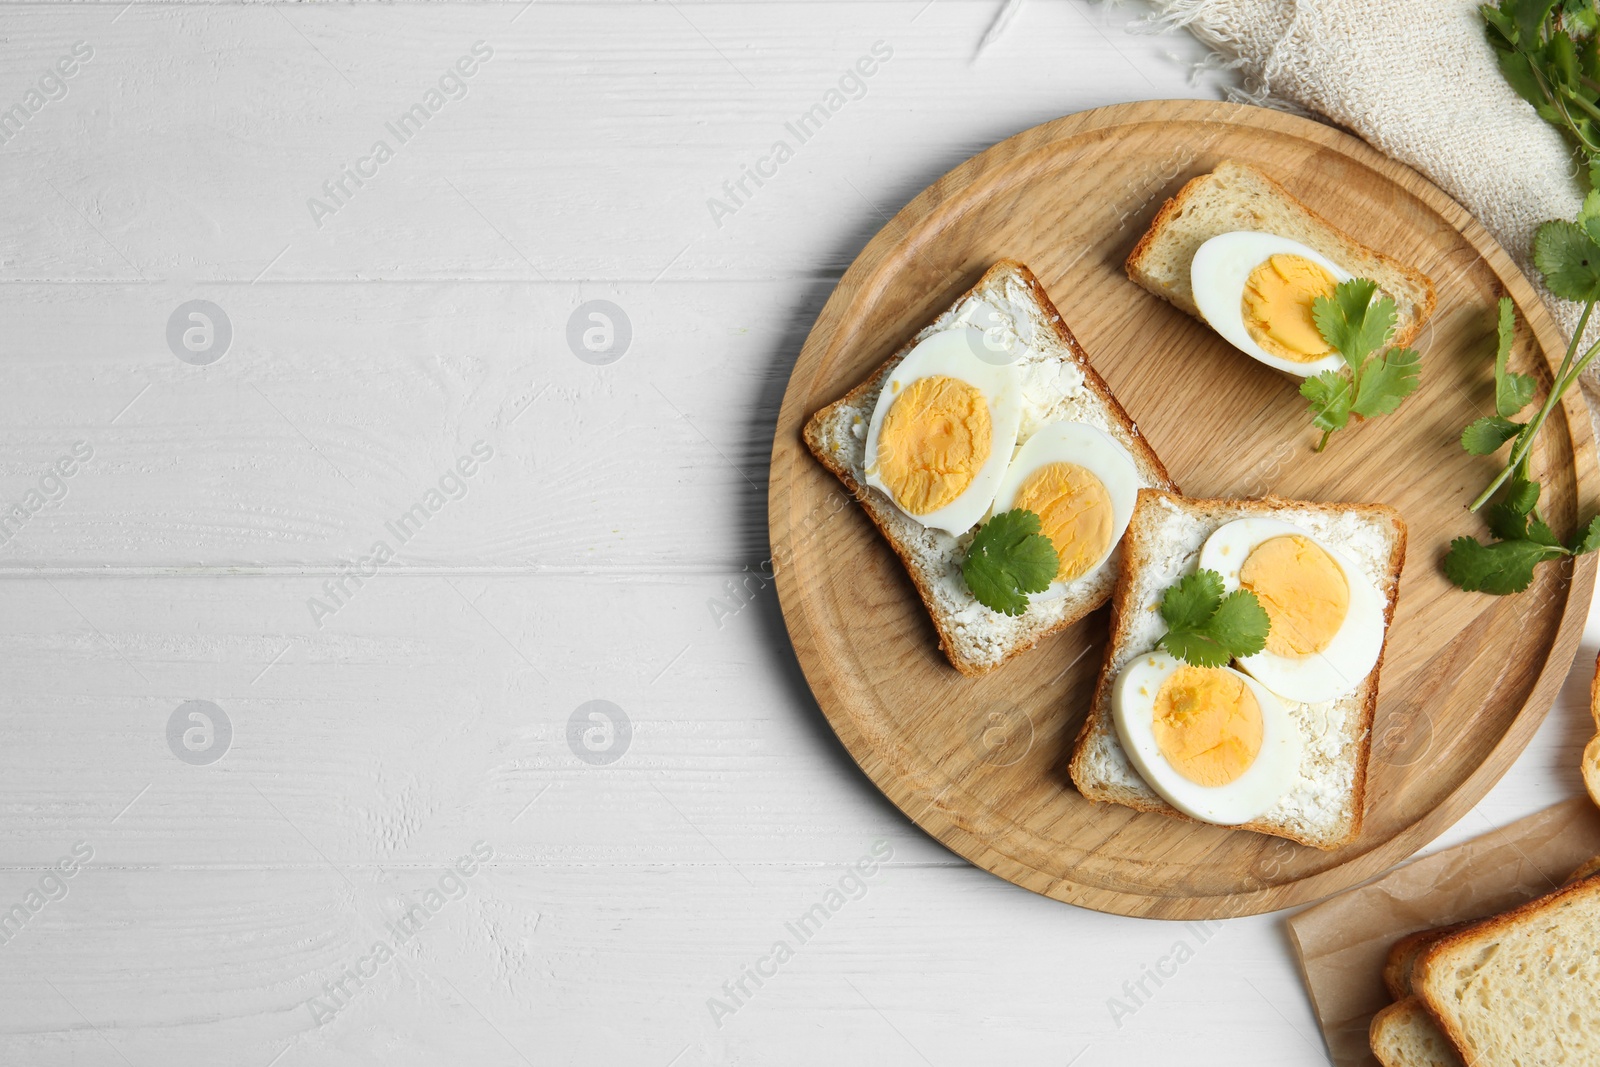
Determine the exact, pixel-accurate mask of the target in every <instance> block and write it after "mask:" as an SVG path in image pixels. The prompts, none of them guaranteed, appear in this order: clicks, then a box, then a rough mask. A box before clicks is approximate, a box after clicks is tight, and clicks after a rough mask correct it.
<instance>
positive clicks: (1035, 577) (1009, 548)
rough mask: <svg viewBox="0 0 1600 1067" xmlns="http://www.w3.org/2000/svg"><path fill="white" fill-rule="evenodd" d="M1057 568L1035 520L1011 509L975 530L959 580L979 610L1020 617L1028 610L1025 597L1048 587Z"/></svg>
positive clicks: (1028, 513)
mask: <svg viewBox="0 0 1600 1067" xmlns="http://www.w3.org/2000/svg"><path fill="white" fill-rule="evenodd" d="M1060 565H1061V560H1060V557H1058V556H1057V555H1056V550H1055V546H1054V545H1052V544H1051V543H1050V539H1049V538H1048V537H1045V536H1044V535H1043V534H1041V533H1040V532H1039V516H1037V515H1035V514H1034V513H1033V512H1031V511H1028V510H1026V509H1023V508H1017V509H1016V510H1014V511H1003V512H1001V513H1000V514H998V515H996V516H994V517H993V518H991V519H990V520H989V521H988V522H986V523H984V524H983V525H982V526H981V527H979V528H978V532H977V534H976V535H975V536H974V537H973V538H972V547H971V548H970V549H968V551H967V558H966V561H965V562H964V563H962V564H961V576H962V577H963V578H965V579H966V581H967V588H968V589H970V590H972V595H973V596H975V597H977V598H978V602H979V603H981V604H983V605H984V606H985V607H988V608H990V609H992V610H994V611H998V612H1000V613H1002V614H1004V615H1021V614H1022V613H1023V612H1024V611H1026V610H1027V608H1028V594H1030V593H1042V592H1044V591H1045V590H1046V589H1048V588H1050V583H1051V582H1052V581H1053V580H1054V579H1055V576H1056V570H1057V569H1058V568H1059V567H1060Z"/></svg>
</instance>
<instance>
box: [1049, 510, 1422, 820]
mask: <svg viewBox="0 0 1600 1067" xmlns="http://www.w3.org/2000/svg"><path fill="white" fill-rule="evenodd" d="M1249 516H1270V517H1273V518H1278V519H1282V520H1283V521H1285V522H1290V523H1293V524H1295V525H1296V526H1299V527H1302V528H1303V529H1305V530H1307V531H1309V532H1310V533H1311V534H1313V535H1315V536H1316V537H1318V538H1320V539H1322V540H1324V541H1326V542H1327V543H1329V544H1330V545H1333V546H1335V547H1337V548H1341V549H1343V550H1344V552H1345V553H1346V554H1347V555H1349V556H1350V557H1352V558H1353V559H1354V560H1355V561H1356V562H1357V563H1359V564H1360V566H1361V569H1362V572H1363V573H1365V574H1366V576H1367V577H1368V578H1369V579H1370V580H1371V581H1372V583H1373V586H1374V588H1376V589H1377V591H1378V594H1379V596H1381V597H1382V598H1383V599H1384V602H1385V609H1384V635H1385V644H1387V637H1388V627H1389V623H1390V622H1392V621H1393V619H1394V606H1395V598H1396V596H1397V595H1398V592H1399V586H1400V568H1401V566H1402V565H1403V564H1404V562H1405V551H1406V527H1405V523H1404V521H1402V520H1401V518H1400V514H1399V512H1397V511H1395V510H1394V509H1393V508H1391V507H1388V506H1386V505H1383V504H1312V503H1301V502H1296V501H1289V500H1277V499H1272V498H1268V499H1266V500H1186V499H1184V498H1183V497H1179V496H1176V495H1174V494H1171V493H1164V492H1160V491H1156V490H1149V489H1143V490H1140V492H1139V503H1138V504H1137V506H1135V508H1134V510H1133V521H1132V522H1130V523H1129V524H1128V533H1127V536H1125V537H1124V538H1123V541H1122V551H1123V558H1122V574H1121V578H1120V580H1119V581H1118V583H1117V590H1116V595H1115V596H1114V597H1113V598H1112V602H1111V640H1110V642H1109V644H1108V645H1107V646H1106V656H1105V661H1104V663H1103V664H1102V666H1101V669H1100V681H1099V684H1098V685H1097V686H1096V687H1095V693H1094V699H1093V703H1092V705H1091V707H1090V709H1089V717H1088V719H1087V720H1086V721H1085V722H1084V724H1083V729H1082V730H1081V731H1080V732H1079V734H1078V740H1077V743H1076V745H1075V746H1074V748H1073V753H1072V763H1071V765H1070V773H1071V775H1072V780H1073V782H1074V783H1075V784H1076V785H1077V787H1078V789H1079V790H1080V791H1081V792H1082V793H1083V795H1084V796H1085V797H1087V798H1088V799H1090V800H1095V801H1109V802H1111V803H1115V804H1125V805H1127V806H1128V807H1130V808H1135V809H1137V810H1139V811H1154V812H1161V813H1162V814H1164V815H1173V816H1177V817H1178V818H1186V816H1184V815H1182V814H1181V813H1180V812H1179V811H1178V810H1177V809H1175V808H1173V807H1171V806H1170V805H1169V804H1167V802H1166V801H1164V800H1162V799H1161V797H1160V796H1158V795H1157V794H1156V792H1155V791H1154V790H1152V789H1151V788H1150V787H1149V786H1148V785H1146V784H1145V781H1144V779H1143V778H1141V777H1140V776H1139V772H1138V771H1137V770H1135V769H1134V767H1133V764H1132V763H1131V762H1130V761H1129V759H1128V755H1127V753H1126V752H1125V751H1124V750H1123V748H1122V742H1121V740H1120V739H1119V738H1118V736H1117V730H1116V725H1115V723H1114V722H1113V721H1112V717H1111V689H1112V683H1113V682H1114V681H1115V680H1116V677H1117V675H1118V673H1119V672H1120V671H1121V670H1122V668H1123V666H1124V665H1125V664H1126V663H1127V662H1128V661H1129V660H1130V659H1133V658H1134V657H1135V656H1139V655H1142V654H1143V653H1145V652H1148V651H1150V649H1151V648H1153V647H1154V646H1155V643H1156V641H1158V640H1159V639H1160V638H1161V635H1162V634H1163V633H1164V632H1165V629H1166V627H1165V625H1164V623H1163V622H1162V619H1161V615H1160V613H1159V611H1158V605H1159V604H1160V601H1161V596H1162V594H1163V593H1164V592H1165V591H1166V589H1167V587H1168V586H1170V585H1171V584H1172V583H1173V582H1175V581H1177V579H1178V578H1179V577H1180V576H1182V575H1184V574H1187V573H1189V572H1190V571H1192V570H1194V565H1195V560H1196V558H1197V557H1198V555H1199V552H1200V546H1201V545H1202V544H1203V543H1204V542H1205V540H1206V538H1207V537H1209V536H1210V535H1211V533H1212V532H1213V531H1215V530H1216V529H1218V528H1219V527H1221V526H1223V525H1224V524H1226V523H1229V522H1232V521H1233V520H1235V519H1242V518H1246V517H1249ZM1382 665H1383V655H1382V653H1381V652H1380V653H1379V656H1378V663H1377V665H1375V666H1374V667H1373V668H1372V671H1371V673H1370V674H1368V675H1367V677H1366V678H1365V679H1364V680H1363V681H1362V683H1361V685H1360V686H1358V687H1357V688H1356V689H1355V691H1353V692H1351V693H1347V694H1346V695H1344V696H1342V697H1340V698H1338V699H1337V700H1331V701H1326V702H1323V703H1320V704H1298V703H1294V702H1290V701H1285V702H1284V706H1285V707H1286V708H1287V709H1288V711H1289V714H1290V717H1291V718H1293V720H1294V721H1295V724H1296V725H1297V726H1298V727H1299V728H1300V732H1301V736H1302V738H1303V739H1304V741H1305V747H1304V752H1303V754H1302V756H1301V761H1300V781H1299V782H1298V784H1297V785H1296V786H1295V787H1294V788H1293V789H1292V790H1290V792H1289V793H1288V794H1286V795H1285V796H1284V797H1283V798H1282V799H1281V800H1279V801H1278V803H1277V804H1276V805H1274V806H1273V807H1272V809H1271V810H1269V811H1268V812H1266V813H1265V814H1264V815H1262V816H1261V817H1260V818H1258V819H1256V820H1254V821H1252V822H1248V823H1245V824H1243V825H1242V826H1241V827H1240V829H1245V830H1254V831H1256V832H1257V833H1263V834H1272V835H1274V836H1277V837H1285V838H1288V839H1289V840H1290V841H1297V842H1299V843H1300V844H1303V845H1310V846H1312V847H1313V848H1320V849H1333V848H1338V847H1339V846H1341V845H1345V844H1348V843H1349V842H1351V841H1353V840H1354V839H1355V837H1356V835H1357V834H1358V833H1360V831H1361V816H1362V805H1363V803H1364V800H1365V796H1366V782H1367V755H1368V750H1369V748H1370V745H1371V734H1372V716H1373V710H1374V708H1375V707H1376V705H1377V701H1378V672H1379V669H1380V668H1381V667H1382Z"/></svg>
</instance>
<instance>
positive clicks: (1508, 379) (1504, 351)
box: [1467, 194, 1592, 456]
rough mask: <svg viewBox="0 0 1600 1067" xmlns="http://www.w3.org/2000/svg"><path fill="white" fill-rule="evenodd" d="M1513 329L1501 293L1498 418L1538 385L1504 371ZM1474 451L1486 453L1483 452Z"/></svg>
mask: <svg viewBox="0 0 1600 1067" xmlns="http://www.w3.org/2000/svg"><path fill="white" fill-rule="evenodd" d="M1591 195H1592V194H1591ZM1516 329H1517V313H1516V310H1515V307H1514V305H1513V304H1512V303H1511V298H1510V297H1509V296H1503V297H1501V298H1500V321H1499V323H1498V325H1497V327H1496V330H1495V333H1496V337H1497V341H1496V345H1495V352H1494V410H1495V414H1497V415H1499V416H1500V417H1501V418H1510V417H1511V416H1512V415H1515V414H1516V413H1517V412H1519V411H1521V410H1522V409H1523V408H1525V407H1527V406H1528V405H1529V404H1530V403H1531V402H1532V401H1533V393H1534V390H1535V389H1536V388H1537V383H1536V382H1535V381H1534V379H1533V375H1531V374H1513V373H1511V372H1510V371H1508V370H1506V364H1507V362H1508V361H1509V360H1510V359H1511V344H1512V341H1513V339H1514V338H1515V336H1516ZM1467 451H1469V452H1471V451H1472V450H1471V449H1468V450H1467ZM1490 451H1493V449H1490ZM1473 454H1474V455H1479V456H1481V455H1486V453H1483V452H1475V453H1473Z"/></svg>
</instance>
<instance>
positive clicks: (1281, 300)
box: [1189, 231, 1351, 378]
mask: <svg viewBox="0 0 1600 1067" xmlns="http://www.w3.org/2000/svg"><path fill="white" fill-rule="evenodd" d="M1350 277H1351V275H1350V272H1349V271H1347V270H1345V269H1344V268H1343V267H1340V266H1339V265H1338V264H1337V263H1334V262H1333V261H1332V260H1330V259H1329V258H1328V257H1327V256H1324V255H1323V254H1322V253H1321V252H1318V251H1316V250H1315V249H1311V248H1307V247H1306V246H1305V245H1303V244H1300V243H1299V242H1297V241H1291V240H1289V239H1288V238H1286V237H1279V236H1277V235H1276V234H1271V233H1252V232H1246V231H1240V232H1237V233H1224V234H1219V235H1218V236H1216V237H1213V238H1211V240H1209V241H1207V242H1206V243H1205V244H1203V245H1201V246H1200V248H1199V250H1198V251H1196V252H1195V254H1194V260H1193V262H1192V263H1191V264H1190V265H1189V281H1190V285H1191V286H1192V288H1193V289H1194V302H1195V305H1196V306H1197V307H1199V309H1200V314H1201V316H1202V317H1204V318H1205V320H1206V323H1207V324H1208V325H1209V326H1210V327H1211V328H1212V329H1213V330H1216V331H1217V332H1218V333H1219V334H1221V335H1222V337H1223V339H1224V340H1226V341H1227V342H1228V343H1229V344H1231V345H1233V346H1234V347H1235V348H1237V349H1239V350H1240V351H1241V352H1243V353H1245V354H1246V355H1249V356H1254V357H1255V358H1256V359H1258V360H1260V361H1261V362H1262V363H1265V364H1266V365H1267V366H1269V367H1273V368H1275V369H1277V370H1280V371H1283V372H1284V373H1286V374H1292V375H1294V376H1296V377H1298V378H1306V377H1309V376H1311V375H1313V374H1321V373H1322V372H1323V371H1325V370H1337V369H1339V368H1340V367H1341V366H1343V365H1344V361H1343V359H1342V357H1340V355H1339V353H1338V352H1336V351H1334V350H1333V348H1332V347H1331V346H1330V345H1329V344H1328V343H1327V342H1326V341H1324V340H1323V339H1322V334H1321V333H1320V332H1318V330H1317V324H1316V322H1315V320H1314V319H1313V318H1312V317H1311V305H1312V302H1313V301H1315V300H1316V298H1317V297H1319V296H1332V295H1333V289H1334V286H1335V285H1337V284H1338V283H1339V282H1346V281H1349V280H1350Z"/></svg>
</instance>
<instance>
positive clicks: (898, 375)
mask: <svg viewBox="0 0 1600 1067" xmlns="http://www.w3.org/2000/svg"><path fill="white" fill-rule="evenodd" d="M987 351H988V349H987V348H986V347H985V345H984V334H983V331H982V330H978V329H974V328H972V327H969V326H962V327H959V328H957V329H954V330H944V331H941V332H940V333H936V334H934V335H933V336H932V337H929V338H927V339H926V340H924V341H923V342H921V343H920V344H918V345H917V346H916V347H915V348H913V349H912V350H911V351H910V352H908V353H906V358H905V359H902V360H901V361H900V362H899V364H897V365H896V366H895V368H894V370H892V371H890V372H889V377H888V379H887V380H886V381H885V382H884V383H883V391H882V392H881V393H879V394H878V403H877V406H876V407H874V408H873V409H872V421H871V423H869V424H868V426H867V440H866V457H865V462H866V475H867V484H868V485H870V486H872V487H873V488H875V489H878V490H881V491H882V493H883V495H884V496H886V497H888V498H889V501H890V502H891V503H892V504H894V506H895V507H896V508H899V510H900V511H901V512H903V513H904V514H905V515H906V516H907V517H909V518H912V519H915V520H916V521H917V522H920V523H921V524H922V525H924V526H929V527H932V528H933V529H935V530H943V531H945V532H946V533H950V534H961V533H965V532H966V531H967V530H970V529H971V528H972V527H973V526H975V525H976V524H977V522H978V520H979V519H981V518H983V515H984V513H985V512H986V511H988V510H989V505H990V504H991V503H993V502H994V494H995V491H996V490H997V489H998V488H999V487H1000V479H1001V476H1003V475H1004V474H1005V471H1006V465H1007V463H1009V462H1010V460H1011V453H1012V450H1013V449H1015V448H1016V446H1017V428H1018V427H1019V426H1020V425H1021V423H1022V382H1021V377H1020V375H1019V373H1018V371H1017V367H1016V365H1015V364H1014V363H990V362H987V361H985V360H984V359H981V358H979V356H978V353H980V352H987ZM941 376H942V377H946V378H955V379H957V380H959V381H963V382H966V383H967V384H968V385H970V386H972V387H973V388H974V389H976V390H978V392H979V393H981V394H982V395H983V398H984V400H985V402H987V403H988V405H989V428H990V435H991V436H990V440H989V458H988V459H986V460H985V461H984V463H983V466H982V467H980V468H978V473H977V474H976V475H975V476H974V477H973V479H972V481H971V482H970V483H968V485H967V487H966V489H964V490H962V492H961V495H959V496H957V497H956V498H955V499H954V500H952V501H950V503H948V504H945V505H944V506H943V507H939V508H935V509H934V510H933V511H930V512H928V513H927V514H926V515H913V514H912V513H911V512H909V511H906V510H905V509H904V508H901V507H900V502H899V501H898V500H895V498H894V493H893V492H892V491H891V490H890V489H889V487H888V486H886V485H885V484H884V483H883V479H882V477H880V475H879V472H878V435H879V434H880V433H881V432H882V430H883V419H884V416H885V415H887V414H888V412H889V408H890V406H891V405H893V404H894V402H895V400H897V399H898V398H899V396H900V393H901V392H902V391H903V390H904V389H905V388H906V387H907V386H909V385H911V384H912V383H913V382H916V381H919V380H921V379H923V378H932V377H941Z"/></svg>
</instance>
